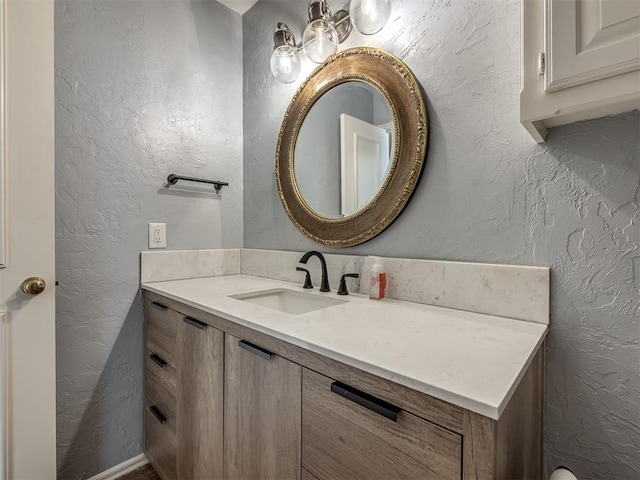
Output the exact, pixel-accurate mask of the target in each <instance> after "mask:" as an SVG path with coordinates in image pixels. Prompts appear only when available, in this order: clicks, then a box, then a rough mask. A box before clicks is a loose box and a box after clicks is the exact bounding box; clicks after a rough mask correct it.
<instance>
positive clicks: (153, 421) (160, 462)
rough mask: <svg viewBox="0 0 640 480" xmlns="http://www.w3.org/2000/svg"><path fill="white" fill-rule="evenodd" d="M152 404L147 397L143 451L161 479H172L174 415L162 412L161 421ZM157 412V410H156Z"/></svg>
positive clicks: (175, 475)
mask: <svg viewBox="0 0 640 480" xmlns="http://www.w3.org/2000/svg"><path fill="white" fill-rule="evenodd" d="M153 406H154V405H153V404H152V403H151V402H150V401H149V400H148V399H147V400H146V401H145V408H144V412H145V413H144V451H145V454H146V456H147V458H148V459H149V461H150V462H151V465H152V466H153V468H154V469H155V470H156V472H158V474H159V475H160V477H162V479H163V480H174V479H175V478H176V477H177V474H176V465H177V462H176V458H177V442H176V429H175V417H173V418H171V417H169V415H168V414H166V413H164V412H162V411H160V414H164V415H165V417H166V420H165V422H164V423H162V421H161V418H160V419H159V418H158V417H156V415H154V414H153V413H152V411H151V408H152V407H153ZM156 413H157V411H156Z"/></svg>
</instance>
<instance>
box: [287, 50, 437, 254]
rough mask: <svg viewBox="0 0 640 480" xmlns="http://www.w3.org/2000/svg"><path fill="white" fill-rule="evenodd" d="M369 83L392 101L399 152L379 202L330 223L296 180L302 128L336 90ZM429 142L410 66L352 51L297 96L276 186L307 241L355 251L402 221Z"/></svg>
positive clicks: (382, 55)
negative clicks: (296, 154)
mask: <svg viewBox="0 0 640 480" xmlns="http://www.w3.org/2000/svg"><path fill="white" fill-rule="evenodd" d="M349 81H358V82H363V83H366V84H368V85H371V86H372V87H374V88H375V89H377V90H378V91H379V92H380V93H381V94H382V95H383V96H384V98H385V99H386V101H387V103H388V105H389V108H390V110H391V116H392V117H393V125H394V138H395V150H394V152H393V155H392V159H391V165H390V167H389V173H388V174H387V177H386V179H385V181H384V183H383V185H382V187H381V188H380V190H379V191H378V193H377V194H376V196H375V197H374V198H373V199H372V200H371V201H370V202H369V203H368V204H367V205H365V206H364V207H363V208H362V209H360V210H358V211H357V212H356V213H354V214H352V215H349V216H347V217H343V218H326V217H323V216H321V215H319V214H318V213H317V212H315V211H314V210H313V209H312V208H310V207H309V205H308V204H307V203H306V202H305V200H304V198H302V196H301V195H300V192H299V190H298V186H297V184H296V179H295V174H294V163H295V157H294V152H295V147H296V142H297V140H298V134H299V132H300V127H301V126H302V123H303V122H304V119H305V117H306V116H307V114H308V113H309V111H310V110H311V107H313V105H314V104H315V103H316V101H318V99H319V98H320V97H322V95H323V94H324V93H326V92H327V91H329V90H330V89H332V88H333V87H335V86H337V85H340V84H342V83H345V82H349ZM428 141H429V136H428V118H427V108H426V105H425V102H424V99H423V96H422V91H421V90H420V86H419V85H418V82H417V81H416V79H415V77H414V76H413V74H412V73H411V72H410V71H409V69H408V68H407V66H406V65H405V64H404V63H403V62H402V61H401V60H399V59H398V58H396V57H394V56H393V55H391V54H389V53H387V52H385V51H383V50H378V49H374V48H365V47H360V48H352V49H349V50H345V51H342V52H339V53H337V54H335V55H334V56H332V57H330V58H329V59H328V60H327V61H326V62H325V63H324V64H322V65H321V66H320V67H318V68H317V69H316V70H315V71H314V72H313V73H312V74H311V75H310V76H309V78H308V79H307V80H305V82H304V83H303V84H302V85H301V86H300V88H299V89H298V91H297V92H296V94H295V95H294V96H293V99H292V100H291V103H290V104H289V108H288V109H287V112H286V114H285V116H284V120H283V122H282V127H281V129H280V136H279V138H278V147H277V150H276V180H277V184H278V193H279V194H280V199H281V200H282V204H283V205H284V209H285V211H286V212H287V215H289V218H290V219H291V221H292V222H293V223H294V225H295V226H296V227H297V228H298V229H299V230H300V231H301V232H302V233H304V234H305V235H306V236H307V237H309V238H311V239H312V240H314V241H316V242H318V243H321V244H323V245H327V246H331V247H350V246H353V245H358V244H360V243H363V242H366V241H367V240H370V239H371V238H373V237H375V236H376V235H378V234H379V233H380V232H382V231H383V230H384V229H385V228H387V227H388V226H389V225H391V223H392V222H393V221H394V220H395V219H396V218H397V217H398V215H400V213H401V212H402V209H403V208H404V207H405V205H406V204H407V202H408V201H409V199H410V198H411V195H412V193H413V191H414V189H415V187H416V184H417V183H418V180H419V178H420V174H421V172H422V167H423V165H424V162H425V156H426V153H427V146H428Z"/></svg>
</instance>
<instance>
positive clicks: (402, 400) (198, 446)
mask: <svg viewBox="0 0 640 480" xmlns="http://www.w3.org/2000/svg"><path fill="white" fill-rule="evenodd" d="M144 295H145V324H146V327H145V328H146V341H147V361H146V403H145V408H146V410H145V453H146V454H147V456H148V458H149V460H150V461H151V463H152V465H153V466H154V467H155V468H156V470H157V471H158V473H159V474H160V476H161V477H162V478H163V480H173V479H174V478H179V479H184V480H191V479H199V478H200V479H207V480H216V479H223V478H224V479H225V480H227V479H228V480H248V479H251V480H262V479H265V480H276V479H277V480H288V479H295V480H298V479H300V480H343V479H344V480H358V479H362V480H364V479H366V480H377V479H379V480H391V479H392V480H402V479H417V478H420V479H425V480H428V479H437V480H453V479H460V480H498V479H501V480H502V479H504V480H507V479H508V480H515V479H526V480H539V479H540V478H542V384H543V352H544V346H542V347H541V348H540V350H539V352H538V353H537V354H536V356H535V357H534V359H533V360H532V362H531V365H530V366H529V367H528V370H527V371H526V373H525V375H524V377H523V378H522V380H521V381H520V383H519V385H518V386H517V388H516V390H515V392H514V393H513V395H512V396H511V399H510V401H509V403H508V404H507V406H506V408H505V409H504V411H503V413H502V415H501V416H500V419H499V420H493V419H491V418H489V417H485V416H483V415H480V414H478V413H475V412H473V411H470V410H466V409H464V408H462V407H459V406H456V405H452V404H450V403H447V402H445V401H443V400H440V399H437V398H434V397H431V396H429V395H425V394H423V393H420V392H417V391H415V390H412V389H410V388H408V387H405V386H402V385H399V384H396V383H394V382H392V381H389V380H386V379H384V378H381V377H378V376H376V375H373V374H370V373H367V372H364V371H362V370H359V369H357V368H354V367H351V366H349V365H346V364H343V363H341V362H338V361H336V360H333V359H330V358H328V357H325V356H323V355H320V354H317V353H314V352H311V351H309V350H306V349H304V348H302V347H299V346H296V345H292V344H290V343H287V342H284V341H282V340H279V339H277V338H274V337H271V336H270V335H266V334H263V333H260V332H257V331H255V330H253V329H251V328H248V327H245V326H243V325H240V324H239V323H236V322H231V321H228V320H225V319H223V318H220V317H218V316H216V315H212V314H210V313H207V312H203V311H200V310H198V309H196V308H193V307H191V306H189V305H186V304H183V303H180V302H178V301H175V300H172V299H169V298H165V297H163V296H161V295H158V294H156V293H153V292H149V291H146V292H145V294H144ZM178 312H179V313H178ZM172 332H173V333H172ZM223 332H224V333H223ZM154 355H155V356H154ZM162 355H165V357H166V358H165V357H163V356H162ZM167 359H169V360H171V361H173V362H174V363H173V364H172V363H170V362H169V360H167ZM152 407H155V410H153V409H152ZM162 420H164V421H162Z"/></svg>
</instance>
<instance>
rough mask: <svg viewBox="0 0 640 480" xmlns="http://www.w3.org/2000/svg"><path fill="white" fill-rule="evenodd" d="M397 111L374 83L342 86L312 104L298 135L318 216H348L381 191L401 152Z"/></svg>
mask: <svg viewBox="0 0 640 480" xmlns="http://www.w3.org/2000/svg"><path fill="white" fill-rule="evenodd" d="M393 132H394V126H393V117H392V114H391V110H390V108H389V105H388V104H387V101H386V100H385V98H384V96H383V95H382V94H381V93H380V92H379V91H378V90H377V89H376V88H374V87H373V86H371V85H369V84H366V83H364V82H359V81H348V82H345V83H341V84H339V85H336V86H335V87H333V88H331V89H330V90H328V91H327V92H326V93H324V94H323V95H322V96H321V97H320V98H319V99H318V100H317V101H316V103H315V104H314V105H313V106H312V107H311V109H310V110H309V113H308V114H307V116H306V117H305V119H304V121H303V123H302V125H301V127H300V132H299V134H298V138H297V141H296V144H295V153H294V161H293V164H294V175H295V182H296V184H297V187H298V191H299V193H300V196H301V197H302V198H303V199H304V201H305V202H306V203H307V205H308V206H309V207H310V208H311V209H312V210H314V211H315V212H316V213H317V214H318V215H320V216H322V217H326V218H342V217H347V216H349V215H352V214H354V213H356V212H357V211H359V210H361V209H362V208H363V207H364V206H365V205H367V204H368V203H369V202H370V201H371V200H372V199H373V198H374V197H375V196H376V194H377V193H378V191H379V190H380V188H381V187H382V185H383V184H384V181H385V179H386V177H387V175H388V173H389V167H390V165H391V161H392V160H393V153H394V151H395V140H394V133H393Z"/></svg>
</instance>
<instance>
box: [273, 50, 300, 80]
mask: <svg viewBox="0 0 640 480" xmlns="http://www.w3.org/2000/svg"><path fill="white" fill-rule="evenodd" d="M270 65H271V73H273V76H274V77H276V78H277V79H278V80H280V81H281V82H283V83H291V82H295V81H296V80H297V79H298V75H300V69H301V67H302V66H301V63H300V57H299V56H298V52H297V49H296V48H295V47H292V46H290V45H282V46H281V47H278V48H276V49H275V50H274V51H273V53H272V54H271V62H270Z"/></svg>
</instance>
